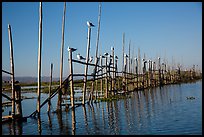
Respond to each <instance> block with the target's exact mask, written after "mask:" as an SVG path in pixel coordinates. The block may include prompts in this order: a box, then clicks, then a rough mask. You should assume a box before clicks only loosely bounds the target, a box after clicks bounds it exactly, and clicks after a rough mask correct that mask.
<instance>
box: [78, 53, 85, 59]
mask: <svg viewBox="0 0 204 137" xmlns="http://www.w3.org/2000/svg"><path fill="white" fill-rule="evenodd" d="M77 59H78V60H86V59H85V58H84V57H82V56H81V55H80V54H79V53H78V54H77Z"/></svg>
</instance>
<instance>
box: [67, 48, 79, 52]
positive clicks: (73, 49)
mask: <svg viewBox="0 0 204 137" xmlns="http://www.w3.org/2000/svg"><path fill="white" fill-rule="evenodd" d="M67 50H68V51H70V50H71V51H76V50H77V49H75V48H70V47H68V48H67Z"/></svg>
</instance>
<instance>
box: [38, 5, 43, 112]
mask: <svg viewBox="0 0 204 137" xmlns="http://www.w3.org/2000/svg"><path fill="white" fill-rule="evenodd" d="M41 49H42V2H40V8H39V47H38V99H37V112H38V116H40V96H41Z"/></svg>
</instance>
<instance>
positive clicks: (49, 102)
mask: <svg viewBox="0 0 204 137" xmlns="http://www.w3.org/2000/svg"><path fill="white" fill-rule="evenodd" d="M52 68H53V64H52V63H51V70H50V86H49V99H48V109H47V112H48V113H49V112H50V106H51V100H50V97H51V87H52Z"/></svg>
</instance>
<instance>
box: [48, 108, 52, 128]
mask: <svg viewBox="0 0 204 137" xmlns="http://www.w3.org/2000/svg"><path fill="white" fill-rule="evenodd" d="M47 116H48V125H49V129H50V131H51V132H52V119H51V117H50V112H48V113H47Z"/></svg>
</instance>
